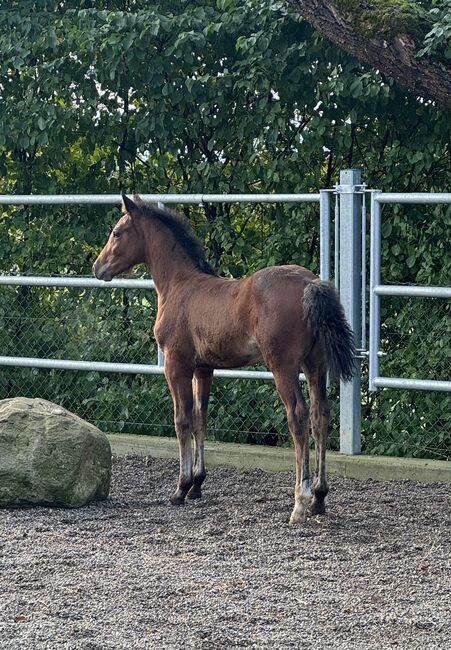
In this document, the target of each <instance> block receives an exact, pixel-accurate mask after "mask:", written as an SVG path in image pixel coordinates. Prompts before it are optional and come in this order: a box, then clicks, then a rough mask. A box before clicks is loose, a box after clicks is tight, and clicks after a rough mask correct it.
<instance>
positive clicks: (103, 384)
mask: <svg viewBox="0 0 451 650" xmlns="http://www.w3.org/2000/svg"><path fill="white" fill-rule="evenodd" d="M449 307H450V306H449V301H446V300H431V299H418V298H415V299H406V298H384V303H383V309H384V314H383V334H382V341H383V350H384V352H385V353H386V356H384V357H383V360H382V368H383V372H384V373H386V374H387V375H392V376H411V377H413V376H415V372H416V373H417V376H418V377H422V378H432V379H441V378H445V377H446V376H447V373H448V371H449V367H450V350H449V346H447V345H446V341H447V340H448V341H449V333H450V329H451V319H450V308H449ZM155 315H156V295H155V292H154V291H152V290H143V289H133V290H130V289H79V288H57V287H28V286H19V287H11V286H2V287H0V349H1V350H2V354H3V355H4V356H26V357H39V358H49V359H73V360H82V361H83V360H86V361H107V362H120V363H145V364H156V363H157V348H156V344H155V340H154V338H153V333H152V327H153V322H154V319H155ZM366 386H367V381H366V363H365V362H364V363H363V377H362V387H363V421H362V451H363V453H375V454H389V455H396V456H416V457H428V458H436V459H447V458H450V456H451V433H450V432H451V399H450V396H449V395H447V394H443V393H431V392H423V391H421V392H419V391H402V390H382V391H378V392H377V393H369V392H367V390H366ZM330 393H331V403H332V407H333V408H332V411H333V417H332V427H331V434H330V439H329V447H330V448H331V449H338V448H339V432H338V427H339V423H338V387H337V386H331V388H330ZM0 395H1V397H2V398H6V397H16V396H18V395H25V396H29V397H38V396H39V397H42V398H45V399H48V400H50V401H52V402H56V403H58V404H61V405H63V406H64V407H65V408H67V409H69V410H71V411H74V412H75V413H77V414H78V415H79V416H80V417H83V418H85V419H87V420H88V421H90V422H93V423H94V424H96V425H97V426H99V427H100V428H101V429H103V430H104V431H110V432H124V433H137V434H150V435H157V436H173V435H175V434H174V429H173V417H172V402H171V398H170V395H169V391H168V389H167V386H166V382H165V379H164V376H162V375H141V374H137V375H130V374H120V373H99V372H83V371H67V370H44V369H33V368H17V367H3V368H1V370H0ZM209 437H210V438H211V439H214V440H221V441H232V442H245V443H256V444H268V445H279V446H283V445H290V444H291V440H290V437H289V435H288V430H287V425H286V419H285V410H284V408H283V405H282V403H281V401H280V398H279V396H278V394H277V392H276V391H275V388H274V384H273V382H272V381H270V380H269V381H268V380H254V379H229V378H222V377H217V378H216V379H215V382H214V384H213V389H212V394H211V401H210V407H209Z"/></svg>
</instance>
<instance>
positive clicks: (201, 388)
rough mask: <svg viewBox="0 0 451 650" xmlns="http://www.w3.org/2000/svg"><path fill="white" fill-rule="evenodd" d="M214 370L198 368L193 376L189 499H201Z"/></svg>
mask: <svg viewBox="0 0 451 650" xmlns="http://www.w3.org/2000/svg"><path fill="white" fill-rule="evenodd" d="M212 381H213V370H204V369H196V371H195V372H194V378H193V393H194V406H193V436H194V475H193V485H192V487H191V489H190V491H189V492H188V494H187V495H186V496H187V497H188V499H200V498H201V496H202V483H203V482H204V480H205V476H206V470H205V461H204V440H205V434H206V432H207V409H208V399H209V397H210V389H211V383H212Z"/></svg>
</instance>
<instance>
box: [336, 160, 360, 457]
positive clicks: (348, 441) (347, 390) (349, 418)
mask: <svg viewBox="0 0 451 650" xmlns="http://www.w3.org/2000/svg"><path fill="white" fill-rule="evenodd" d="M361 182H362V174H361V171H360V170H359V169H345V170H343V171H341V172H340V186H339V188H338V191H339V197H340V233H339V239H340V245H339V260H340V298H341V302H342V304H343V307H344V310H345V313H346V317H347V319H348V321H349V323H350V325H351V327H352V329H353V331H354V333H355V336H356V345H357V347H360V344H361V342H360V341H359V338H360V336H361V331H362V313H361V295H360V294H361V286H362V284H361V269H362V234H361V223H362V207H361V200H362V195H361V187H358V186H360V185H361ZM356 186H357V187H356ZM357 363H358V366H359V371H358V373H357V375H356V376H355V377H354V379H353V380H352V381H350V382H347V383H344V382H340V451H341V452H342V453H343V454H359V453H360V449H361V441H360V425H361V392H360V363H359V361H358V360H357Z"/></svg>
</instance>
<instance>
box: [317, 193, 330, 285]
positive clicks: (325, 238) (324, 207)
mask: <svg viewBox="0 0 451 650" xmlns="http://www.w3.org/2000/svg"><path fill="white" fill-rule="evenodd" d="M319 196H320V199H319V255H320V270H319V274H320V277H321V280H330V193H329V191H328V190H320V192H319Z"/></svg>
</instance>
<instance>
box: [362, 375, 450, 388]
mask: <svg viewBox="0 0 451 650" xmlns="http://www.w3.org/2000/svg"><path fill="white" fill-rule="evenodd" d="M373 385H374V386H375V387H376V388H406V389H413V390H435V391H441V392H451V381H437V380H434V379H407V378H406V379H403V378H400V377H375V378H374V379H373Z"/></svg>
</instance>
